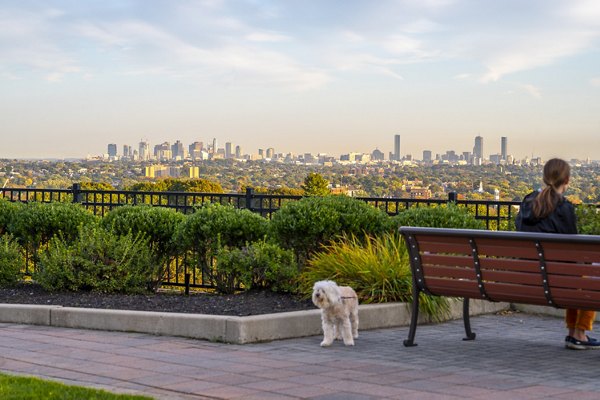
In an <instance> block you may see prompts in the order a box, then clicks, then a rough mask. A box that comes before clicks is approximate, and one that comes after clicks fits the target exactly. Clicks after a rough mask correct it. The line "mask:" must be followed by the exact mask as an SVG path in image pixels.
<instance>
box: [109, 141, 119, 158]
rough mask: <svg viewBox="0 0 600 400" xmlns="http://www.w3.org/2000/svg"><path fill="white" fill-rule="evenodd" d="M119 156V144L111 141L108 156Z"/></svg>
mask: <svg viewBox="0 0 600 400" xmlns="http://www.w3.org/2000/svg"><path fill="white" fill-rule="evenodd" d="M116 157H117V145H116V144H114V143H111V144H109V145H108V158H112V159H115V158H116Z"/></svg>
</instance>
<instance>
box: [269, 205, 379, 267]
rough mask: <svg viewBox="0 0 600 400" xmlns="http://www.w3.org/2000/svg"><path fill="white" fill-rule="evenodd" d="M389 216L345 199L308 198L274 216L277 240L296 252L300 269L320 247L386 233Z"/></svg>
mask: <svg viewBox="0 0 600 400" xmlns="http://www.w3.org/2000/svg"><path fill="white" fill-rule="evenodd" d="M387 223H388V216H387V214H385V213H384V212H383V211H381V210H379V209H376V208H374V207H372V206H370V205H368V204H367V203H365V202H363V201H361V200H357V199H353V198H351V197H346V196H327V197H305V198H303V199H301V200H298V201H295V202H291V203H287V204H285V205H284V206H283V207H282V208H281V209H280V210H279V211H277V212H276V213H275V214H274V215H273V219H272V220H271V228H272V232H273V235H274V237H275V238H276V239H277V240H279V242H280V243H281V244H282V245H283V246H284V247H287V248H290V249H292V250H293V251H294V253H295V255H296V258H297V260H298V262H299V264H300V265H302V264H303V263H304V262H305V260H306V259H308V257H309V256H310V255H311V254H312V253H314V252H315V251H317V250H318V249H319V248H320V247H321V246H323V245H326V244H328V243H330V242H331V241H332V240H334V239H336V238H338V237H340V236H342V235H344V234H345V235H355V236H356V237H364V235H365V234H371V235H373V234H378V233H382V232H384V231H385V230H386V227H387Z"/></svg>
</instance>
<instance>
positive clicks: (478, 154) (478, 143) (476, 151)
mask: <svg viewBox="0 0 600 400" xmlns="http://www.w3.org/2000/svg"><path fill="white" fill-rule="evenodd" d="M473 158H474V159H479V163H481V161H483V137H481V136H475V145H474V146H473Z"/></svg>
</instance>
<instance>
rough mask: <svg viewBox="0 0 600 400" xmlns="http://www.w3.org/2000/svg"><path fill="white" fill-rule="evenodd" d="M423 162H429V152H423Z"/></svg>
mask: <svg viewBox="0 0 600 400" xmlns="http://www.w3.org/2000/svg"><path fill="white" fill-rule="evenodd" d="M423 162H426V163H430V162H431V150H423Z"/></svg>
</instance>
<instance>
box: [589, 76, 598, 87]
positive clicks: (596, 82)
mask: <svg viewBox="0 0 600 400" xmlns="http://www.w3.org/2000/svg"><path fill="white" fill-rule="evenodd" d="M590 83H591V84H592V86H596V87H600V77H597V78H592V79H590Z"/></svg>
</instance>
